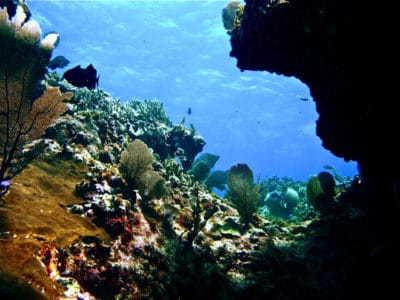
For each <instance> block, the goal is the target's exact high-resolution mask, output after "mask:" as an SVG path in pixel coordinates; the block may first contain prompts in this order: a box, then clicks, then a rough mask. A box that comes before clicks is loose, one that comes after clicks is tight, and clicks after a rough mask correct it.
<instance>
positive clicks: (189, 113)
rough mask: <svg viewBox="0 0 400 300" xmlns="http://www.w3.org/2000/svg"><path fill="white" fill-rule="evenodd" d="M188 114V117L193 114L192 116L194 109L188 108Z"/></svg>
mask: <svg viewBox="0 0 400 300" xmlns="http://www.w3.org/2000/svg"><path fill="white" fill-rule="evenodd" d="M187 114H188V115H191V114H192V108H191V107H189V108H188V110H187Z"/></svg>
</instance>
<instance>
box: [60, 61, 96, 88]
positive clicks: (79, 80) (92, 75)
mask: <svg viewBox="0 0 400 300" xmlns="http://www.w3.org/2000/svg"><path fill="white" fill-rule="evenodd" d="M63 78H64V79H65V80H67V81H68V82H69V83H70V84H72V85H74V86H76V87H87V88H88V89H89V90H93V89H95V88H96V87H97V86H98V85H99V78H100V76H97V71H96V69H95V68H94V67H93V65H92V64H90V65H88V66H87V67H86V69H82V68H81V66H80V65H77V66H76V67H74V68H72V69H69V70H68V71H66V72H65V73H64V74H63Z"/></svg>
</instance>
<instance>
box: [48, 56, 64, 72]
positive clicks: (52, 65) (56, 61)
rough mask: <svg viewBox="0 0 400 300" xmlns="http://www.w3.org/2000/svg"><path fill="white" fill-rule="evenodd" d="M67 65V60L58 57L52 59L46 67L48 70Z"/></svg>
mask: <svg viewBox="0 0 400 300" xmlns="http://www.w3.org/2000/svg"><path fill="white" fill-rule="evenodd" d="M68 64H69V60H68V59H66V58H65V56H62V55H59V56H56V57H54V58H53V59H52V60H51V61H50V62H49V64H48V65H47V66H48V67H49V68H50V69H52V70H54V69H57V68H60V69H61V68H64V67H66V66H67V65H68Z"/></svg>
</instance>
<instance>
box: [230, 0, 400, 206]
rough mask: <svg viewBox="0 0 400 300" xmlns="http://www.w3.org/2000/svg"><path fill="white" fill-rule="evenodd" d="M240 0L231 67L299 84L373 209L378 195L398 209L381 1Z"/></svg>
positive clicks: (397, 160)
mask: <svg viewBox="0 0 400 300" xmlns="http://www.w3.org/2000/svg"><path fill="white" fill-rule="evenodd" d="M245 2H246V5H245V7H244V12H243V15H242V16H241V20H240V26H237V27H236V28H234V29H233V30H232V31H230V32H229V34H230V35H231V45H232V51H231V53H230V55H231V56H233V57H236V58H237V67H238V68H239V69H241V70H242V71H244V70H267V71H269V72H274V73H277V74H283V75H286V76H295V77H297V78H299V79H300V80H302V81H303V82H304V83H305V84H307V85H308V86H309V88H310V91H311V94H312V96H313V98H314V101H315V102H316V108H317V111H318V113H319V119H318V121H317V135H318V136H319V137H320V138H321V139H322V141H323V146H324V147H325V148H326V149H328V150H330V151H331V152H332V153H333V154H335V155H336V156H338V157H342V158H344V160H346V161H348V160H354V161H357V162H358V164H359V166H360V170H361V174H362V178H363V184H364V185H365V189H366V190H367V191H368V193H367V194H368V195H370V196H371V197H369V200H372V201H370V202H371V203H370V205H372V206H373V209H376V204H377V203H378V202H379V203H378V204H379V205H380V204H382V206H383V207H384V210H387V209H388V207H391V208H394V207H397V208H398V207H399V194H400V192H399V190H400V183H399V182H400V180H399V166H400V156H399V155H398V152H399V144H400V143H399V141H398V137H397V135H398V134H397V133H398V130H399V125H398V124H396V123H397V122H396V119H397V117H396V115H397V111H396V109H395V102H393V101H392V100H391V99H392V98H393V96H389V94H391V92H393V90H392V87H391V85H390V84H389V82H390V80H389V79H390V77H391V76H392V75H390V74H391V72H389V71H390V69H392V68H393V61H394V57H395V56H394V55H392V53H393V50H392V51H390V49H393V48H392V47H391V46H390V44H389V43H390V34H389V33H390V32H391V31H392V30H393V29H391V28H393V27H392V26H390V24H389V22H391V21H390V20H391V19H390V17H386V19H385V18H384V17H385V13H384V10H385V8H384V7H383V6H381V5H380V4H376V5H371V3H369V2H366V1H359V0H352V1H345V2H343V1H329V0H290V1H280V0H277V1H271V0H246V1H245ZM384 20H386V21H384ZM387 36H388V37H387ZM377 198H379V199H377ZM375 200H379V201H375Z"/></svg>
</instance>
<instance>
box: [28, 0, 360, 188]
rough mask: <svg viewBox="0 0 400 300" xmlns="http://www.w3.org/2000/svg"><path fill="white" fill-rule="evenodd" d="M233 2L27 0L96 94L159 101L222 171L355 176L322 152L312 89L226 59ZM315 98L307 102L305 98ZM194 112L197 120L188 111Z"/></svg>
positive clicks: (354, 171) (300, 177) (61, 52)
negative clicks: (328, 169)
mask: <svg viewBox="0 0 400 300" xmlns="http://www.w3.org/2000/svg"><path fill="white" fill-rule="evenodd" d="M227 2H228V1H170V0H168V1H115V0H114V1H88V0H86V1H69V0H68V1H67V0H65V1H43V0H30V1H29V0H28V1H27V4H28V6H29V7H30V9H31V11H32V18H33V19H34V20H37V21H38V22H39V23H40V25H41V27H42V30H43V33H46V32H49V31H56V32H58V33H59V34H60V38H61V40H60V44H59V45H58V47H57V48H56V50H55V51H54V52H53V57H55V56H57V55H63V56H65V57H66V58H68V60H70V64H69V65H68V66H67V67H66V68H64V69H59V70H57V72H58V73H60V74H62V73H63V72H64V71H66V70H67V69H69V68H72V67H74V66H76V65H78V64H79V65H81V66H82V67H86V66H87V65H88V64H93V65H94V67H95V68H96V69H97V71H98V73H99V74H100V81H99V88H101V89H103V90H105V91H107V92H109V93H111V95H112V96H113V97H115V98H120V99H121V101H126V100H129V99H132V98H135V99H158V100H160V101H162V102H163V103H164V107H165V110H166V112H167V114H168V116H169V117H170V119H171V120H172V121H173V122H174V123H179V122H181V120H182V118H183V117H184V116H185V124H186V125H187V126H189V124H190V123H192V124H193V125H194V126H195V128H196V130H197V132H198V133H199V134H201V135H202V136H203V137H204V138H205V140H206V141H207V145H206V147H205V148H204V151H203V152H209V153H213V154H217V155H219V156H220V159H219V161H218V162H217V164H216V166H215V169H220V170H226V169H228V168H229V167H230V166H232V165H233V164H236V163H239V162H240V163H247V164H248V165H249V166H250V168H251V169H252V170H253V171H254V174H255V175H256V176H259V177H260V178H261V179H263V178H267V177H270V176H273V175H275V176H279V177H284V176H288V177H291V178H293V179H296V180H306V179H307V178H308V177H309V176H310V175H313V174H317V173H318V172H320V171H322V170H323V166H324V165H331V166H334V167H335V168H336V169H337V170H338V171H339V173H341V174H342V175H348V176H353V175H355V174H357V168H356V163H355V162H350V163H345V162H344V161H343V160H342V159H340V158H337V157H335V156H333V155H332V154H331V153H330V152H329V151H327V150H325V149H324V148H323V147H322V145H321V140H320V139H319V138H318V137H317V136H316V135H315V121H316V120H317V118H318V115H317V113H316V111H315V104H314V102H313V101H312V97H311V96H310V91H309V89H308V87H307V86H306V85H304V84H303V83H302V82H300V81H299V80H297V79H296V78H294V77H290V78H289V77H284V76H278V75H276V74H271V73H268V72H252V71H245V72H240V70H239V69H237V68H236V60H235V59H234V58H232V57H230V56H229V52H230V43H229V36H228V35H227V34H226V31H225V29H224V28H223V25H222V20H221V11H222V9H223V7H224V6H225V5H226V3H227ZM301 98H308V99H310V101H303V100H301ZM189 107H191V109H192V114H191V115H188V114H187V110H188V108H189Z"/></svg>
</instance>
